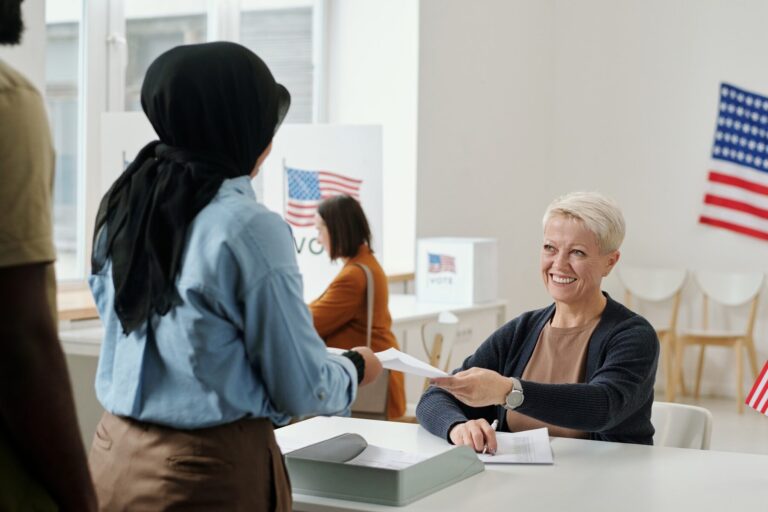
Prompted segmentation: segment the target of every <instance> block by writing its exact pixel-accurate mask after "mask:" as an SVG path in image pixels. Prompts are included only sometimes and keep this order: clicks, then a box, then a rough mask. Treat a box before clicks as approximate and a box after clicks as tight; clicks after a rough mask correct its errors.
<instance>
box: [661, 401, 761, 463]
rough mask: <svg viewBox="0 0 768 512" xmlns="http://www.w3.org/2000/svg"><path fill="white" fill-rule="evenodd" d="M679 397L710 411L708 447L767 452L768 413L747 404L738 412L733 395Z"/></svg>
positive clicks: (712, 448) (734, 450) (733, 450)
mask: <svg viewBox="0 0 768 512" xmlns="http://www.w3.org/2000/svg"><path fill="white" fill-rule="evenodd" d="M662 396H663V395H662ZM679 401H680V402H682V403H687V404H693V405H698V406H701V407H704V408H706V409H709V411H710V412H711V413H712V441H711V444H710V450H719V451H725V452H746V453H760V454H764V455H768V416H765V415H762V414H760V413H758V412H757V411H755V410H754V409H750V408H749V407H747V406H746V405H745V406H744V412H743V413H742V414H739V413H738V410H737V407H736V400H735V399H723V398H702V399H701V400H698V401H696V400H694V399H693V398H692V397H690V396H687V397H683V398H682V399H680V400H679Z"/></svg>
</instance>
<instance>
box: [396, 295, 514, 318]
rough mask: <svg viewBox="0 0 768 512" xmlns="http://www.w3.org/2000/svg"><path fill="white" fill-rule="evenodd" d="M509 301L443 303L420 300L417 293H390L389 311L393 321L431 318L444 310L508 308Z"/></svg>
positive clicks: (467, 310) (453, 311)
mask: <svg viewBox="0 0 768 512" xmlns="http://www.w3.org/2000/svg"><path fill="white" fill-rule="evenodd" d="M506 305H507V301H505V300H501V299H497V300H494V301H489V302H482V303H478V304H442V303H437V302H419V301H418V300H417V299H416V295H406V294H396V293H393V294H390V296H389V313H390V314H391V315H392V323H394V324H397V323H398V322H404V321H414V320H429V319H432V318H435V317H437V315H439V314H440V313H441V312H443V311H450V312H452V313H467V312H472V311H482V310H494V309H495V310H501V311H504V308H506Z"/></svg>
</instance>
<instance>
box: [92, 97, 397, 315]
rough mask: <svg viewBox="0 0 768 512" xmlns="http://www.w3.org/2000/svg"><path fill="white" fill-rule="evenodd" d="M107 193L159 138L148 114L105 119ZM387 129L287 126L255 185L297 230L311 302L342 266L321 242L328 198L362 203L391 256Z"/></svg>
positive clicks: (103, 180)
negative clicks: (322, 210)
mask: <svg viewBox="0 0 768 512" xmlns="http://www.w3.org/2000/svg"><path fill="white" fill-rule="evenodd" d="M101 128H102V131H101V141H102V146H101V174H100V176H99V181H100V184H99V186H100V191H101V192H100V193H101V194H103V193H105V192H106V191H107V190H108V189H109V187H110V186H111V185H112V183H113V182H114V181H115V180H116V179H117V178H118V177H119V176H120V174H121V173H122V172H123V170H124V169H125V168H126V167H127V166H128V165H129V164H130V163H131V161H132V160H133V158H134V157H135V156H136V154H137V153H138V151H139V150H140V149H141V148H142V147H144V145H145V144H147V143H148V142H150V141H152V140H156V139H157V135H156V134H155V131H154V129H153V128H152V125H151V124H150V123H149V120H147V117H146V116H145V115H144V113H142V112H107V113H104V114H102V117H101ZM382 179H383V177H382V131H381V126H360V125H355V126H342V125H326V124H323V125H314V124H313V125H309V124H307V125H302V124H294V125H292V124H285V125H283V126H281V127H280V130H278V132H277V134H276V135H275V138H274V141H273V142H272V152H271V153H270V155H269V157H267V159H266V160H265V161H264V163H263V164H262V168H261V171H260V172H259V173H258V174H257V175H256V178H254V179H253V180H252V186H253V188H254V191H255V193H256V199H257V201H260V202H262V203H263V204H264V205H265V206H266V207H267V208H269V209H270V210H272V211H274V212H277V213H278V214H280V216H281V217H283V218H284V219H285V221H286V222H287V223H288V225H289V226H290V227H291V233H292V235H293V242H294V247H295V249H296V261H297V263H298V265H299V270H300V271H301V274H302V278H303V284H304V300H305V301H307V302H309V301H311V300H313V299H316V298H317V297H318V296H319V295H320V294H321V293H322V292H323V291H324V290H325V288H326V287H327V286H328V284H330V282H331V281H332V280H333V278H334V277H335V276H336V274H337V273H338V272H339V270H340V269H341V266H342V262H341V261H336V262H332V261H330V259H329V258H328V254H326V253H325V250H324V249H323V246H322V245H321V244H320V243H319V241H318V240H317V230H316V229H315V227H314V215H315V212H316V210H317V206H318V205H319V204H320V202H321V201H322V200H323V199H326V198H328V197H331V196H334V195H338V194H348V195H351V196H352V197H354V198H355V199H357V200H358V201H360V204H361V205H362V206H363V210H365V215H366V217H367V218H368V223H369V225H370V228H371V234H372V245H373V247H372V249H373V250H374V252H375V253H376V257H377V258H378V259H379V261H383V258H384V256H383V255H384V246H383V243H382V238H383V236H382V233H383V222H384V215H383V193H382V190H383V186H382V183H383V182H382Z"/></svg>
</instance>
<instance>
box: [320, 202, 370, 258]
mask: <svg viewBox="0 0 768 512" xmlns="http://www.w3.org/2000/svg"><path fill="white" fill-rule="evenodd" d="M317 214H318V215H320V217H321V218H322V219H323V222H325V226H326V227H327V228H328V236H329V238H330V240H329V241H328V242H329V245H330V247H331V254H329V256H330V257H331V259H332V260H336V259H338V258H354V257H355V256H357V251H358V250H359V249H360V245H362V244H366V245H367V246H368V247H369V248H370V246H371V228H369V227H368V219H366V218H365V212H363V208H362V206H360V203H358V202H357V199H355V198H354V197H352V196H348V195H340V196H334V197H329V198H328V199H326V200H325V201H323V202H322V203H320V206H318V207H317Z"/></svg>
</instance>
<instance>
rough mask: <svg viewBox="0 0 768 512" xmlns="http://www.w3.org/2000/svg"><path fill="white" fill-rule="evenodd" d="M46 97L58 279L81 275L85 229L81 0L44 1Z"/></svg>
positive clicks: (73, 277)
mask: <svg viewBox="0 0 768 512" xmlns="http://www.w3.org/2000/svg"><path fill="white" fill-rule="evenodd" d="M45 14H46V61H45V97H46V101H47V103H48V111H49V116H50V123H51V132H52V136H53V145H54V148H55V150H56V176H55V180H54V194H53V196H54V200H53V230H54V241H55V244H56V252H57V260H56V275H57V277H58V278H59V279H76V278H79V277H82V266H81V260H82V257H81V255H82V248H83V247H84V243H83V230H82V229H81V226H79V225H78V209H79V208H80V207H81V202H82V198H81V197H80V194H79V187H78V181H79V180H78V159H79V157H80V155H79V144H78V140H79V139H78V115H79V103H78V90H79V87H80V51H79V48H80V19H81V16H82V6H81V3H80V1H79V0H49V1H48V2H46V12H45Z"/></svg>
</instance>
